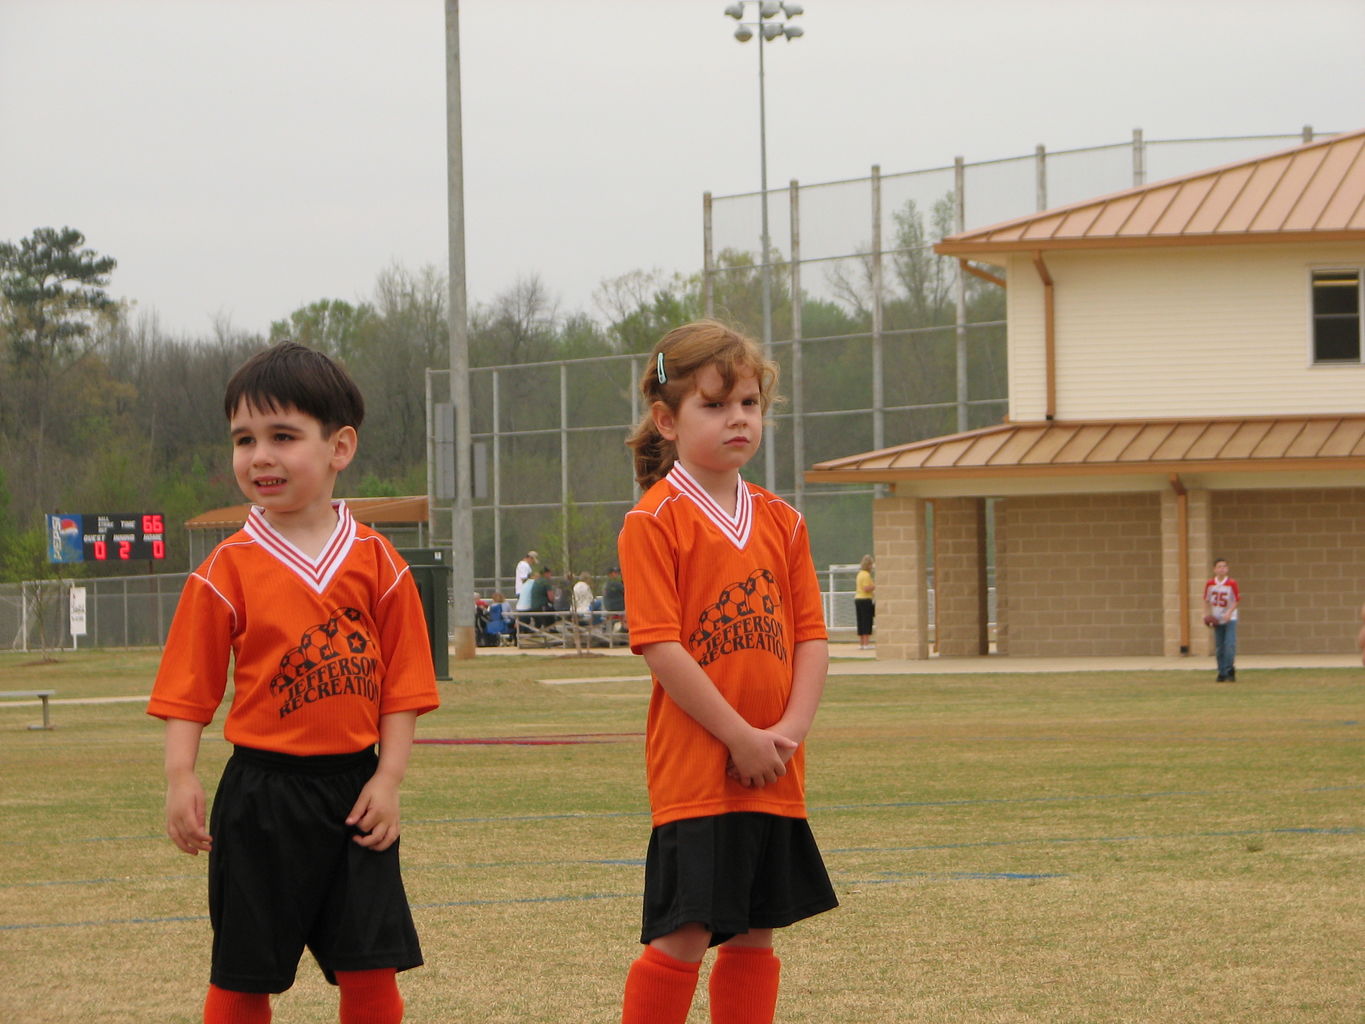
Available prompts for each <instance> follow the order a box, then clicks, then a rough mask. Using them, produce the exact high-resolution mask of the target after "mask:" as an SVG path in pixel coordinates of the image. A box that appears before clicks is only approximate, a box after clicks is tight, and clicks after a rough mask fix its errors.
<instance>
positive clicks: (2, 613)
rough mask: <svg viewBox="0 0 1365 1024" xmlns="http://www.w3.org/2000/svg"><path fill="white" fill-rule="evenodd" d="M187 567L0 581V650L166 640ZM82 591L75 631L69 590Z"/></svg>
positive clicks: (137, 644) (134, 644)
mask: <svg viewBox="0 0 1365 1024" xmlns="http://www.w3.org/2000/svg"><path fill="white" fill-rule="evenodd" d="M188 576H189V574H188V573H183V572H177V573H165V574H158V575H153V576H114V577H100V578H91V579H50V580H28V581H26V582H24V583H0V650H11V651H58V650H74V649H80V648H86V647H156V646H160V645H161V644H163V643H165V641H166V633H167V631H168V630H169V629H170V628H171V618H172V616H174V614H175V605H176V602H177V601H179V600H180V591H181V590H182V589H183V588H184V586H185V580H186V578H187V577H188ZM73 587H74V588H78V589H80V590H83V591H84V598H85V601H84V628H85V632H84V634H82V635H78V636H74V637H73V636H72V632H71V627H72V615H71V591H72V588H73Z"/></svg>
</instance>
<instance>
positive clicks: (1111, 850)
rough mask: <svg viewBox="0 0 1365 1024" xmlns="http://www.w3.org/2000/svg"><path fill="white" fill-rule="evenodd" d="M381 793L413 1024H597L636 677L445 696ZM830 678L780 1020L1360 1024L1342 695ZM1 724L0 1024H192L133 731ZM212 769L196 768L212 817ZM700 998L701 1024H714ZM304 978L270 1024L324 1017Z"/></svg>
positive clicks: (117, 688)
mask: <svg viewBox="0 0 1365 1024" xmlns="http://www.w3.org/2000/svg"><path fill="white" fill-rule="evenodd" d="M32 660H33V659H31V658H26V659H20V658H15V657H13V656H4V655H0V688H11V689H19V688H25V689H27V688H31V687H35V686H51V687H55V688H56V689H58V690H59V691H60V694H59V695H60V696H68V695H71V696H75V695H80V696H90V697H98V696H113V695H131V694H139V693H146V692H147V690H148V689H149V687H150V681H151V676H152V674H153V673H154V671H155V665H156V657H155V654H154V652H117V653H107V652H106V653H101V652H79V653H77V654H75V655H69V654H63V655H61V656H59V658H58V660H57V662H55V663H54V664H38V665H35V664H32V663H31V662H32ZM455 672H456V673H457V674H458V675H459V676H461V678H462V681H461V682H459V683H451V684H443V686H442V693H443V698H444V700H445V704H444V706H443V707H442V709H441V710H440V711H438V712H436V713H435V714H433V715H430V716H427V717H426V718H425V719H423V721H422V723H421V728H420V735H421V736H422V737H424V738H427V739H445V740H467V739H470V738H484V739H490V738H503V739H507V738H512V737H527V736H533V737H542V738H545V737H552V736H559V737H564V736H570V735H577V736H580V737H585V738H586V737H593V738H595V739H597V740H600V742H583V743H576V744H565V745H543V746H518V745H466V744H434V743H433V744H423V745H421V746H419V747H417V748H416V749H415V751H414V756H413V759H412V766H411V769H410V773H409V778H408V782H407V785H406V787H405V795H404V814H405V818H406V827H405V833H404V862H405V865H406V877H407V884H408V891H409V896H410V898H411V900H412V903H413V905H414V912H415V915H416V917H417V922H418V927H419V930H420V932H421V934H422V938H423V944H424V948H425V951H426V955H427V961H428V962H427V965H426V966H425V967H423V968H421V969H419V970H416V971H412V972H409V973H407V974H406V975H404V977H403V978H402V986H403V992H404V996H405V998H406V1000H407V1003H408V1019H409V1020H411V1021H414V1022H415V1021H453V1020H477V1021H488V1022H501V1021H507V1022H513V1021H515V1022H518V1024H522V1022H532V1024H534V1022H541V1021H544V1022H549V1021H575V1022H576V1021H609V1020H612V1019H615V1018H616V1017H617V1015H618V1013H619V999H620V988H621V984H622V981H623V978H624V974H625V971H626V968H627V966H628V964H629V962H630V960H631V959H632V958H633V957H634V955H635V953H636V947H635V937H636V934H637V929H638V918H639V889H640V884H641V873H642V869H641V865H640V861H641V858H642V857H643V854H644V848H645V842H646V839H647V834H648V816H647V814H646V812H645V798H644V792H643V770H642V739H641V737H640V733H641V731H642V729H643V717H644V708H645V703H646V700H647V696H648V693H647V686H646V685H645V684H644V683H642V682H640V681H638V680H631V681H598V682H587V683H582V684H578V685H572V686H545V685H541V684H540V683H538V682H537V680H538V679H539V678H541V677H543V676H547V675H553V676H555V677H563V676H566V675H575V676H580V677H594V676H595V677H601V676H626V675H632V674H634V675H639V674H642V669H641V666H640V664H639V662H638V659H622V658H602V659H582V660H575V659H563V660H557V659H556V660H551V659H545V658H535V657H516V656H513V657H501V656H500V657H488V658H480V659H476V661H475V662H474V663H473V664H472V665H457V666H455ZM1206 677H1207V673H1204V672H1200V673H1182V672H1145V673H1128V674H1120V673H1108V674H1104V673H1097V674H1084V675H1083V674H1069V675H1054V676H1044V675H1036V676H1017V675H1016V676H1008V677H997V676H989V675H979V676H954V677H948V676H913V677H837V678H834V679H832V680H831V681H830V685H829V688H828V691H827V693H828V696H827V700H826V703H825V707H824V708H823V710H822V712H821V717H820V719H819V721H818V722H817V727H816V733H815V735H814V736H813V737H812V739H811V744H810V761H811V770H810V793H809V803H810V805H811V810H812V819H813V825H814V828H815V832H816V835H817V837H818V838H819V839H820V842H821V845H822V847H823V848H824V850H825V852H826V859H827V861H828V864H829V867H830V871H831V874H832V876H833V878H834V881H835V886H836V889H837V890H838V892H839V894H840V899H841V900H842V903H843V906H842V907H841V908H840V909H839V910H838V911H836V912H834V913H832V914H829V915H824V916H823V917H821V918H817V919H815V920H813V921H809V922H804V923H802V924H800V925H798V926H796V927H794V928H792V929H790V930H789V931H788V932H787V933H785V934H783V935H782V937H781V942H780V948H779V953H780V955H781V956H782V958H783V961H784V968H783V972H784V975H783V976H784V982H783V992H782V997H781V1003H780V1008H779V1019H780V1020H782V1021H784V1022H790V1024H803V1022H811V1024H813V1022H816V1021H819V1022H822V1024H827V1022H863V1021H867V1022H883V1021H889V1020H894V1021H916V1022H935V1024H936V1022H944V1024H947V1022H954V1024H956V1022H960V1021H972V1022H1000V1024H1024V1022H1028V1024H1038V1022H1043V1024H1050V1022H1055V1024H1081V1022H1087V1024H1088V1022H1092V1021H1093V1022H1100V1021H1104V1022H1134V1024H1136V1022H1143V1024H1147V1022H1150V1021H1153V1020H1159V1021H1161V1022H1162V1024H1206V1022H1208V1021H1234V1020H1264V1021H1274V1022H1276V1024H1347V1022H1350V1024H1356V1022H1358V1021H1360V1020H1361V1016H1360V1008H1361V1001H1360V977H1361V976H1362V969H1363V968H1365V954H1363V953H1362V950H1363V949H1365V934H1363V933H1362V926H1361V921H1362V920H1365V896H1363V895H1362V894H1363V893H1365V812H1363V811H1362V807H1363V806H1365V802H1363V801H1362V795H1365V770H1362V765H1365V757H1362V754H1365V750H1362V741H1365V727H1362V718H1365V715H1363V714H1362V712H1365V687H1362V686H1361V685H1360V682H1359V674H1358V673H1356V672H1349V671H1344V670H1341V671H1315V672H1310V671H1302V672H1246V673H1245V677H1246V678H1245V680H1244V681H1240V682H1239V683H1238V684H1237V686H1235V687H1226V686H1224V687H1215V686H1213V685H1211V684H1209V683H1208V680H1207V678H1206ZM55 717H56V721H57V724H58V727H57V729H56V730H55V731H53V732H51V733H37V732H29V731H28V730H27V729H26V728H25V725H26V722H27V718H26V717H25V712H24V711H23V710H22V709H4V708H0V778H3V779H4V786H3V788H2V789H0V819H2V820H3V821H4V822H5V826H6V828H5V830H4V833H3V836H2V837H0V962H3V963H4V964H5V970H6V976H7V978H10V979H23V981H22V982H21V983H19V984H14V983H10V984H6V985H4V986H3V987H0V1016H3V1017H4V1018H8V1019H11V1020H16V1021H24V1022H26V1024H27V1022H35V1024H74V1022H80V1024H106V1022H109V1024H113V1022H127V1021H138V1022H141V1021H149V1020H155V1021H167V1022H181V1024H189V1022H194V1021H197V1020H198V1019H199V1008H200V1005H201V1002H202V995H203V988H204V985H205V983H206V980H207V971H208V939H209V928H208V922H207V919H206V910H205V904H204V883H203V876H204V869H205V866H206V865H205V862H204V860H203V859H202V858H201V859H191V858H188V857H186V856H184V855H183V854H180V853H178V852H176V851H175V850H174V849H173V848H172V847H171V846H170V844H169V843H168V842H167V841H166V840H165V839H164V838H163V836H162V824H161V799H162V783H161V777H160V764H161V729H160V726H159V724H158V723H156V722H154V721H152V720H150V719H148V718H147V717H146V716H145V715H144V714H143V712H142V708H141V706H140V705H138V704H95V705H62V706H60V707H59V708H58V709H57V710H56V715H55ZM227 753H228V749H227V746H226V745H225V744H223V743H222V742H218V741H206V743H205V746H204V752H203V756H202V758H201V775H202V777H203V778H204V780H205V783H206V785H207V786H209V787H211V786H212V784H213V783H214V781H215V780H216V778H217V775H218V772H219V770H220V768H221V764H222V762H223V760H224V759H225V758H226V756H227ZM704 987H705V978H704V977H703V983H702V988H701V990H699V996H698V999H697V1004H696V1006H695V1008H694V1012H693V1015H692V1021H693V1022H694V1024H695V1022H701V1021H704V1020H706V1011H705V999H704ZM335 1005H336V1001H335V992H334V991H333V990H331V989H330V988H329V987H328V986H327V985H326V984H325V983H324V982H323V981H322V979H321V977H320V975H319V974H318V972H317V971H316V969H315V967H314V966H313V965H312V963H311V961H310V960H308V959H307V958H305V962H304V963H303V964H302V965H301V967H300V974H299V981H298V983H297V984H296V985H295V987H294V988H293V989H292V990H291V991H290V992H288V993H286V994H285V995H283V996H281V997H279V999H278V1000H277V1001H276V1007H275V1019H276V1020H277V1021H279V1022H280V1024H295V1022H298V1024H322V1022H330V1021H334V1020H335Z"/></svg>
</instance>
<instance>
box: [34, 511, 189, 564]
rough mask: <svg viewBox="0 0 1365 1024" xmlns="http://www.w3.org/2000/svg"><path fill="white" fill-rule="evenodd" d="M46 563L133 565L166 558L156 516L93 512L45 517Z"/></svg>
mask: <svg viewBox="0 0 1365 1024" xmlns="http://www.w3.org/2000/svg"><path fill="white" fill-rule="evenodd" d="M47 535H48V561H49V562H115V563H117V562H136V561H148V560H153V561H155V560H160V559H163V558H165V557H166V517H165V516H163V515H162V514H161V513H159V512H138V513H124V512H94V513H79V514H70V513H67V514H63V513H58V514H56V515H50V516H48V517H47Z"/></svg>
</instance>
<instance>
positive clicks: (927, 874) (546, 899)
mask: <svg viewBox="0 0 1365 1024" xmlns="http://www.w3.org/2000/svg"><path fill="white" fill-rule="evenodd" d="M1273 835H1291V836H1296V835H1305V836H1311V835H1324V836H1357V835H1365V828H1354V827H1331V828H1312V827H1282V828H1270V829H1237V830H1229V831H1207V832H1185V833H1181V832H1173V833H1158V834H1154V835H1131V836H1085V837H1081V836H1067V837H1060V838H1052V839H1048V838H1032V839H1009V840H991V841H984V842H975V843H937V844H924V845H919V846H853V847H841V848H831V849H826V850H825V851H824V852H825V856H826V857H837V856H839V855H841V854H849V853H909V852H916V851H926V850H956V849H988V848H998V847H1007V846H1037V845H1043V846H1046V845H1051V844H1080V843H1132V842H1143V841H1149V842H1150V841H1154V840H1160V839H1225V838H1244V837H1246V836H1273ZM547 864H555V865H563V864H580V865H591V866H598V867H643V865H644V861H643V860H642V859H641V860H637V859H633V858H606V859H590V860H581V861H562V860H558V861H537V862H529V861H521V862H511V863H505V864H504V863H494V864H488V865H478V864H474V865H471V864H433V865H410V866H408V867H407V868H406V869H405V873H408V874H413V873H420V872H425V871H433V870H442V871H448V870H451V869H456V870H459V869H465V870H469V869H471V868H477V867H527V868H532V867H543V866H545V865H547ZM831 873H832V874H833V875H834V876H835V878H836V879H837V880H838V881H839V884H840V885H845V886H847V885H889V884H894V883H895V882H896V881H897V880H900V879H906V878H931V879H943V880H947V881H983V880H984V881H1028V880H1041V879H1050V878H1067V877H1069V876H1068V875H1066V874H1063V873H1052V872H1046V873H1040V872H1018V871H945V872H935V871H909V872H895V871H887V872H881V873H880V877H879V878H876V879H857V880H854V879H846V878H844V877H843V876H842V872H840V871H838V870H837V867H836V868H835V869H834V870H833V871H832V872H831ZM111 881H127V880H126V879H88V880H86V882H85V883H80V882H74V881H72V882H61V883H45V882H25V883H17V884H16V886H6V888H12V887H17V886H23V885H29V886H37V885H48V884H63V885H78V884H90V885H101V884H108V883H109V882H111ZM143 881H145V879H143ZM638 896H639V893H636V892H629V893H585V894H582V895H577V896H572V895H559V896H518V897H509V898H505V899H467V900H445V901H441V902H436V903H414V904H413V905H412V906H413V909H414V910H439V909H444V908H449V907H492V906H515V905H522V904H536V903H574V902H588V901H592V900H613V899H634V898H638ZM207 920H208V915H207V914H200V915H189V916H185V915H175V916H170V917H129V918H110V919H107V920H103V921H55V922H24V923H19V924H0V932H7V931H25V930H35V929H42V928H107V927H114V926H119V925H146V924H180V923H184V922H190V921H207Z"/></svg>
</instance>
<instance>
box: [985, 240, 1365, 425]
mask: <svg viewBox="0 0 1365 1024" xmlns="http://www.w3.org/2000/svg"><path fill="white" fill-rule="evenodd" d="M1044 259H1045V260H1046V262H1047V267H1048V270H1049V272H1050V273H1051V275H1052V279H1053V281H1054V282H1055V284H1056V288H1055V293H1054V295H1055V301H1056V312H1057V418H1058V419H1062V420H1077V419H1111V418H1149V419H1156V418H1163V417H1171V416H1255V415H1273V414H1276V413H1304V412H1324V413H1328V412H1359V411H1360V410H1361V409H1362V408H1365V364H1363V365H1359V366H1356V365H1351V366H1340V365H1331V366H1313V365H1312V351H1311V324H1310V307H1309V303H1310V296H1309V272H1310V270H1311V269H1312V268H1314V267H1322V266H1365V245H1358V244H1353V245H1334V246H1324V245H1274V244H1270V245H1257V246H1238V247H1228V246H1200V247H1192V248H1187V249H1150V250H1132V249H1129V250H1117V251H1109V252H1105V251H1097V252H1065V253H1050V254H1045V256H1044ZM1009 282H1010V287H1009V386H1010V417H1011V419H1014V420H1016V421H1020V420H1036V419H1041V418H1042V417H1043V414H1044V411H1045V408H1044V407H1045V402H1046V395H1045V387H1046V384H1045V380H1044V376H1043V369H1044V367H1043V361H1044V334H1043V330H1044V325H1043V289H1042V284H1041V282H1040V280H1039V278H1038V274H1037V272H1036V271H1035V270H1034V268H1033V266H1032V262H1031V261H1030V260H1029V259H1028V258H1027V257H1023V256H1015V257H1013V258H1012V259H1011V261H1010V266H1009Z"/></svg>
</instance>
